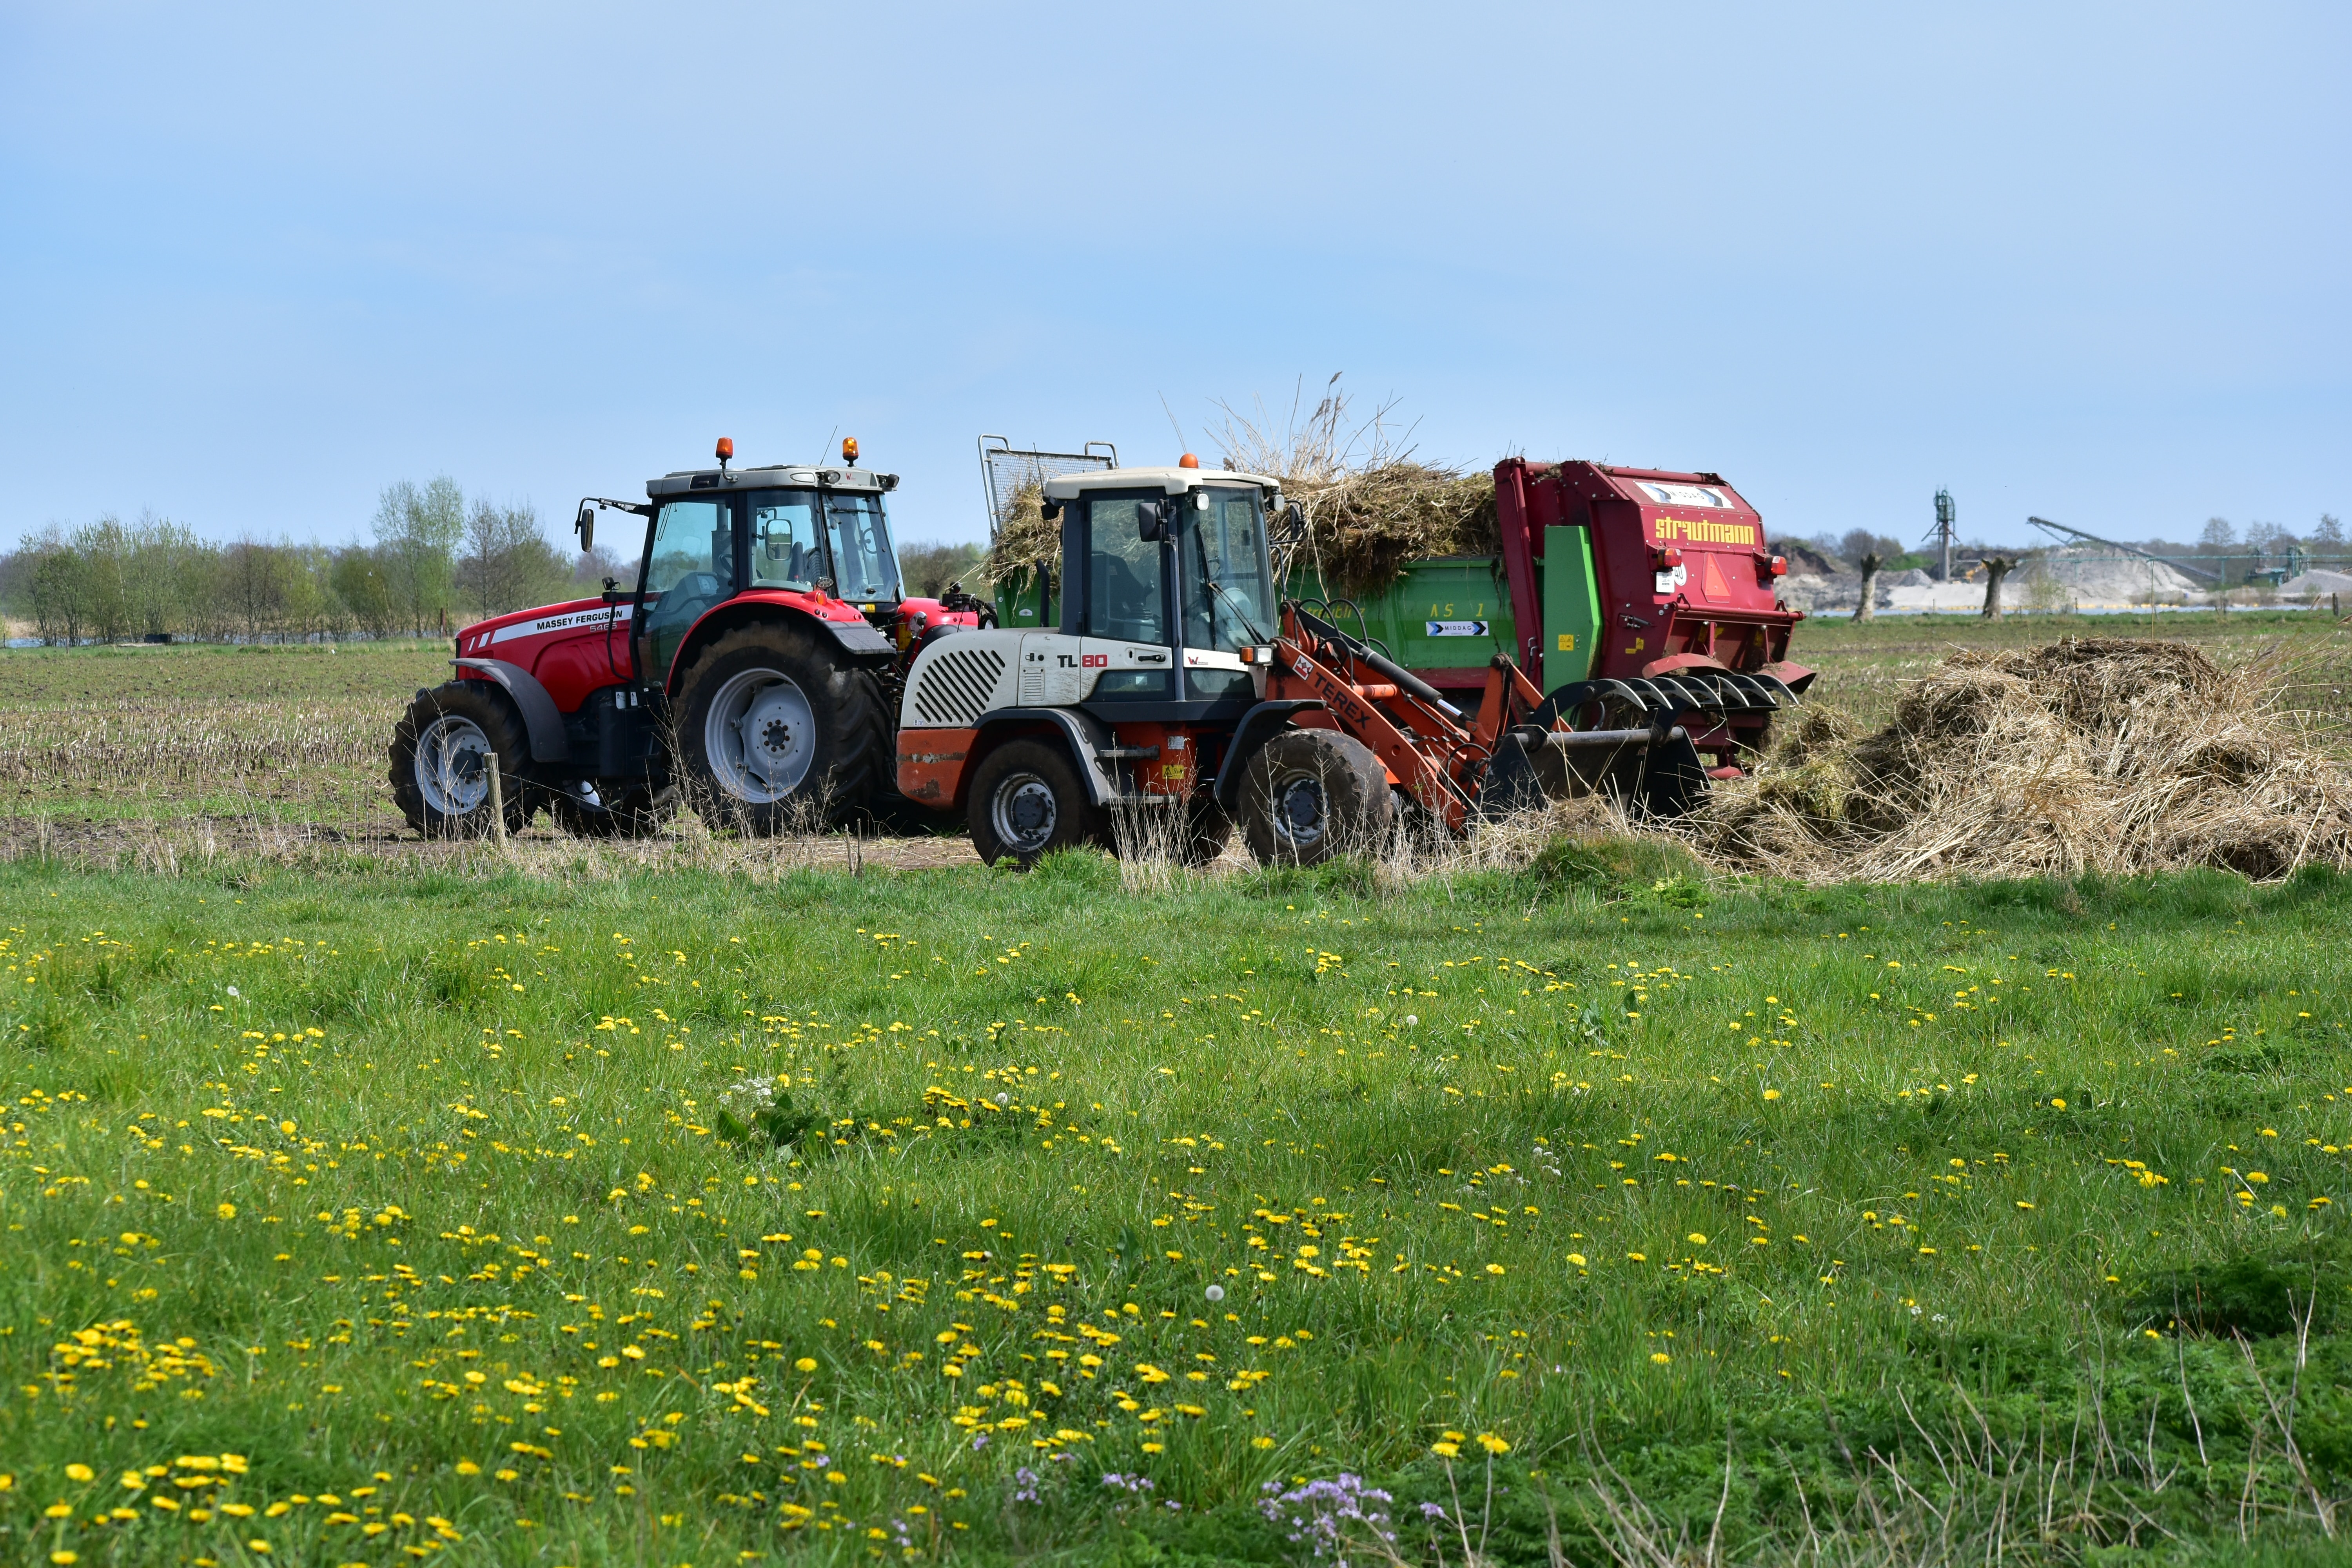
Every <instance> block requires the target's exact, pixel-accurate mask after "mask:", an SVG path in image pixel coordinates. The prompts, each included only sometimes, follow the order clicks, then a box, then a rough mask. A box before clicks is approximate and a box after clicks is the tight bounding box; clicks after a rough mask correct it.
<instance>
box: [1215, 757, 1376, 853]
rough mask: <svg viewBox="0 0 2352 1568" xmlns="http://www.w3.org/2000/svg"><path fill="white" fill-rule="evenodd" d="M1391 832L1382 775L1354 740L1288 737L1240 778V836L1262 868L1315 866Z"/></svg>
mask: <svg viewBox="0 0 2352 1568" xmlns="http://www.w3.org/2000/svg"><path fill="white" fill-rule="evenodd" d="M1395 832H1396V797H1395V795H1392V794H1391V792H1390V790H1389V781H1388V770H1386V769H1385V768H1383V767H1381V760H1380V758H1378V757H1377V756H1374V755H1373V754H1372V749H1371V748H1370V746H1367V745H1365V744H1364V743H1363V742H1361V741H1359V740H1357V739H1355V738H1354V737H1353V736H1349V735H1342V734H1340V733H1339V732H1338V731H1333V730H1286V731H1283V732H1282V733H1280V734H1278V735H1276V736H1275V737H1274V739H1272V740H1271V741H1268V742H1266V743H1265V746H1264V747H1262V748H1261V749H1260V750H1259V752H1258V753H1257V755H1255V756H1254V757H1252V758H1251V759H1250V760H1249V766H1248V767H1247V768H1246V769H1245V770H1244V772H1243V773H1242V836H1243V837H1244V838H1245V839H1247V840H1248V842H1249V847H1250V853H1251V854H1252V855H1253V856H1255V857H1256V858H1257V863H1258V864H1259V865H1261V866H1319V865H1321V864H1322V863H1323V862H1324V861H1326V860H1328V859H1330V858H1333V857H1334V856H1338V855H1350V854H1360V853H1363V852H1365V851H1370V850H1378V849H1380V848H1381V847H1384V846H1385V845H1386V844H1387V843H1388V841H1389V839H1390V838H1391V837H1393V836H1394V834H1395Z"/></svg>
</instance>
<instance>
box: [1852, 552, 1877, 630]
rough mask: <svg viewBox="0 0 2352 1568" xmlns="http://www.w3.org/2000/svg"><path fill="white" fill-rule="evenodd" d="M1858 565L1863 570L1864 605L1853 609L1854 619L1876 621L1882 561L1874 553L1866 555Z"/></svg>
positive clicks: (1861, 604)
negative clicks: (1879, 569) (1879, 574)
mask: <svg viewBox="0 0 2352 1568" xmlns="http://www.w3.org/2000/svg"><path fill="white" fill-rule="evenodd" d="M1856 564H1857V565H1859V566H1860V567H1861V568H1862V603H1860V604H1859V605H1855V606H1854V607H1853V618H1854V619H1855V620H1857V621H1867V620H1874V619H1876V618H1877V616H1878V568H1879V565H1880V560H1879V557H1878V555H1877V553H1876V552H1869V553H1866V554H1864V556H1863V558H1862V559H1861V560H1860V561H1859V562H1857V563H1856Z"/></svg>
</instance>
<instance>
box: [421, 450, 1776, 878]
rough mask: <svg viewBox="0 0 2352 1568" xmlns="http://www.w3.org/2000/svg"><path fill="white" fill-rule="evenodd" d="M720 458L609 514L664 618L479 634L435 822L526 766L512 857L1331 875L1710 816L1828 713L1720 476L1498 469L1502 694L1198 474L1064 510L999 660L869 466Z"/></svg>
mask: <svg viewBox="0 0 2352 1568" xmlns="http://www.w3.org/2000/svg"><path fill="white" fill-rule="evenodd" d="M720 455H721V462H720V465H719V468H717V469H716V470H694V471H688V472H681V473H677V474H671V475H668V476H666V477H665V478H664V479H656V480H654V481H653V482H652V483H650V484H649V485H648V486H647V487H646V489H647V496H648V500H647V501H646V503H644V504H642V505H640V504H636V503H625V502H617V501H602V502H587V503H583V508H582V511H581V520H580V527H581V530H582V531H583V542H585V539H586V537H587V536H589V535H591V533H592V531H593V520H594V516H595V512H596V509H598V508H600V507H601V508H603V509H605V510H615V511H619V512H622V513H624V514H628V515H635V516H640V517H643V518H645V519H646V533H645V544H644V551H643V554H642V557H641V562H640V568H639V581H638V585H637V588H636V590H635V593H634V594H632V593H625V592H622V591H621V590H619V589H618V588H617V587H616V586H613V585H609V584H608V586H607V589H606V591H605V593H604V595H603V596H602V597H601V598H599V599H593V600H587V601H583V602H580V603H575V604H571V605H554V606H551V607H549V608H547V609H543V610H537V611H530V612H526V613H524V614H521V615H517V616H501V617H499V618H498V619H496V620H493V621H488V622H484V623H482V624H481V625H479V626H468V627H467V628H466V629H465V630H464V631H463V632H462V633H460V634H459V637H458V638H457V658H456V665H457V679H454V680H452V681H450V682H448V683H446V684H445V685H444V686H442V687H440V688H439V689H436V690H434V691H429V692H421V693H419V694H418V697H417V700H416V701H415V704H414V705H413V706H412V708H411V710H410V711H409V713H408V714H407V715H406V717H405V718H404V720H403V721H402V723H401V726H400V729H399V731H398V732H397V734H396V736H395V739H394V745H393V784H394V791H395V794H397V795H399V796H400V798H401V803H402V805H403V807H404V810H405V811H406V812H407V815H408V816H409V820H410V821H411V822H412V824H414V825H415V826H417V827H418V828H419V829H420V830H422V831H425V832H428V833H436V832H452V831H474V830H478V828H477V826H476V825H477V824H480V825H483V826H487V823H488V812H489V810H490V807H489V805H488V802H489V799H490V792H489V790H488V780H487V777H486V775H488V773H489V772H490V767H489V762H490V758H491V756H492V755H493V754H495V756H496V759H497V769H498V773H499V775H500V776H501V777H502V778H504V779H506V780H509V781H513V782H512V783H511V784H509V785H508V789H507V794H506V795H505V798H504V809H505V810H506V812H507V813H508V814H509V826H519V825H520V820H521V819H523V818H527V817H528V816H529V814H530V811H531V810H532V809H534V808H535V806H536V805H538V804H540V803H542V802H543V803H544V804H546V805H549V806H550V808H551V811H552V813H553V815H554V816H555V817H556V819H557V821H558V822H559V823H560V824H561V825H562V826H565V827H567V828H569V829H571V830H572V831H576V832H584V833H600V832H602V833H634V832H639V831H643V830H644V829H645V828H646V827H648V826H651V825H652V823H653V822H654V821H655V820H656V818H657V816H658V813H659V812H660V811H661V810H662V809H663V808H664V805H665V803H666V802H667V800H669V799H670V798H672V797H673V796H674V795H676V794H677V793H680V792H682V793H683V794H684V795H685V796H686V797H687V798H688V800H689V801H691V802H692V803H693V804H694V805H696V806H697V807H698V809H701V810H702V811H703V812H704V813H705V814H706V816H709V817H710V818H711V820H712V821H713V822H714V823H721V824H730V825H733V826H739V827H740V828H742V829H744V830H746V831H750V832H755V833H756V832H766V831H773V830H775V829H777V828H778V827H780V826H783V825H784V824H785V823H786V822H788V821H791V820H793V819H794V817H795V816H796V814H798V815H799V819H800V820H803V821H805V820H810V816H809V815H807V814H820V815H822V816H832V817H838V816H840V815H842V814H844V813H856V812H860V811H866V812H872V811H879V810H884V809H898V808H903V807H908V806H911V807H917V808H921V809H923V810H926V811H929V812H931V813H936V814H940V816H942V817H946V816H961V817H963V818H964V819H965V820H966V821H967V822H968V823H969V825H970V827H971V836H972V839H973V842H974V846H975V847H976V848H977V849H978V850H979V852H980V854H981V855H982V858H984V859H986V860H988V861H990V862H992V863H993V862H995V861H997V860H1000V859H1005V858H1011V859H1013V860H1015V861H1016V862H1018V863H1021V864H1024V865H1026V864H1029V863H1032V862H1034V860H1035V859H1036V858H1038V857H1040V856H1042V855H1045V854H1046V853H1048V852H1050V851H1052V850H1054V849H1056V848H1061V847H1068V846H1074V845H1079V844H1099V845H1105V846H1115V845H1116V844H1117V843H1118V841H1120V840H1121V839H1122V838H1128V839H1130V840H1131V839H1132V838H1134V837H1137V836H1138V835H1140V837H1143V838H1144V839H1145V840H1146V841H1151V842H1158V843H1161V844H1165V845H1168V846H1170V847H1172V848H1174V849H1175V850H1176V852H1177V853H1179V854H1181V857H1182V858H1186V859H1188V860H1192V861H1200V860H1205V859H1207V858H1213V856H1214V855H1215V854H1217V853H1218V852H1219V851H1220V850H1221V849H1222V848H1223V846H1224V845H1225V844H1226V842H1227V841H1228V840H1229V839H1230V837H1231V835H1232V832H1233V828H1234V824H1235V823H1238V824H1239V825H1240V826H1241V827H1242V829H1243V832H1244V837H1245V839H1246V840H1247V842H1248V845H1249V847H1250V849H1251V851H1252V852H1253V854H1255V856H1256V857H1257V858H1259V859H1260V860H1263V861H1276V860H1280V861H1287V862H1296V863H1301V864H1312V863H1314V862H1317V861H1319V860H1321V859H1324V858H1328V856H1330V855H1332V854H1334V853H1338V852H1341V851H1343V850H1346V849H1349V848H1352V847H1370V846H1373V845H1377V844H1378V843H1379V842H1381V840H1382V839H1383V838H1384V837H1386V836H1387V835H1389V834H1391V833H1392V832H1394V831H1396V829H1397V828H1398V826H1399V825H1400V821H1401V818H1402V817H1403V816H1408V815H1409V816H1415V817H1418V818H1419V819H1420V820H1422V821H1424V822H1426V823H1428V824H1430V825H1433V826H1436V827H1439V828H1442V829H1443V830H1444V831H1448V832H1453V833H1460V832H1463V831H1465V830H1467V829H1468V828H1469V827H1470V826H1471V825H1472V823H1473V822H1474V821H1475V820H1476V819H1478V818H1481V817H1491V816H1496V815H1498V814H1501V813H1503V812H1506V811H1509V810H1513V809H1517V808H1518V807H1521V806H1524V805H1529V804H1532V803H1535V802H1538V801H1540V800H1542V799H1546V798H1557V797H1559V796H1561V795H1576V794H1580V793H1585V792H1589V791H1594V790H1599V791H1605V792H1607V793H1610V794H1612V795H1615V796H1617V797H1618V798H1620V799H1621V800H1622V801H1623V802H1624V803H1625V804H1626V805H1627V806H1628V807H1629V809H1632V810H1634V811H1637V812H1645V813H1651V814H1656V815H1672V814H1675V813H1678V812H1680V811H1683V810H1685V809H1687V808H1688V806H1689V805H1690V804H1691V802H1692V801H1693V800H1694V799H1695V798H1696V795H1698V794H1699V793H1700V792H1701V791H1703V790H1704V789H1705V788H1706V784H1707V781H1708V780H1709V779H1710V778H1711V777H1715V778H1719V777H1724V776H1728V775H1730V774H1734V773H1738V771H1739V769H1740V767H1741V765H1742V762H1741V760H1742V758H1744V757H1745V756H1747V755H1748V753H1750V752H1752V751H1753V750H1755V749H1756V748H1757V747H1758V746H1759V744H1760V743H1761V742H1762V739H1763V736H1764V733H1765V727H1766V726H1767V725H1768V724H1769V720H1770V718H1771V716H1772V714H1773V713H1774V712H1775V711H1777V710H1779V709H1780V708H1782V707H1784V706H1786V705H1788V704H1789V703H1790V702H1792V701H1794V700H1796V696H1797V694H1798V692H1800V691H1801V690H1802V689H1803V687H1804V686H1805V684H1806V683H1807V682H1808V681H1809V680H1810V679H1811V676H1810V672H1807V671H1805V670H1802V669H1801V668H1797V667H1795V666H1793V665H1790V664H1789V663H1788V662H1787V660H1786V652H1787V646H1788V637H1789V633H1790V628H1791V627H1792V626H1793V625H1794V623H1795V622H1796V620H1797V619H1798V618H1799V616H1798V615H1797V614H1796V613H1795V612H1792V611H1790V610H1787V609H1784V608H1782V607H1780V605H1779V604H1778V603H1777V601H1776V595H1774V592H1773V589H1774V586H1775V581H1776V579H1777V577H1778V576H1779V574H1780V572H1781V571H1782V570H1784V568H1783V566H1782V563H1780V560H1779V559H1778V558H1777V557H1774V556H1771V555H1770V554H1769V552H1766V551H1765V550H1764V549H1763V548H1762V543H1763V530H1762V523H1761V521H1760V520H1759V518H1758V517H1757V515H1756V514H1755V512H1754V511H1753V510H1752V509H1750V508H1748V506H1747V504H1746V502H1745V501H1744V500H1740V499H1739V497H1738V495H1737V493H1736V492H1735V491H1733V490H1732V489H1731V488H1730V487H1729V486H1728V485H1727V484H1726V483H1724V482H1723V481H1722V480H1721V479H1719V478H1717V476H1714V475H1704V474H1668V473H1660V472H1655V471H1652V470H1637V469H1626V468H1605V467H1602V466H1601V465H1597V464H1590V463H1569V464H1559V465H1548V464H1535V463H1528V462H1526V461H1524V460H1522V459H1517V458H1514V459H1510V460H1508V461H1507V462H1506V463H1504V464H1502V465H1500V466H1499V467H1498V468H1497V469H1496V487H1497V501H1498V506H1497V510H1498V514H1499V519H1500V522H1501V533H1502V542H1503V560H1502V570H1501V571H1500V572H1498V573H1497V574H1496V577H1497V578H1498V579H1499V580H1500V582H1501V584H1503V585H1506V586H1507V592H1508V599H1507V604H1508V605H1517V606H1524V608H1523V609H1521V611H1520V613H1519V614H1518V615H1517V616H1514V617H1512V618H1511V619H1510V620H1509V621H1508V622H1507V626H1508V627H1509V637H1510V640H1509V641H1508V643H1507V644H1505V645H1504V646H1500V647H1496V648H1495V649H1494V651H1492V652H1491V653H1490V654H1489V655H1488V657H1487V658H1486V659H1485V660H1484V662H1483V668H1479V669H1478V670H1477V671H1476V675H1475V696H1474V692H1473V689H1472V687H1471V685H1470V682H1469V681H1468V680H1467V679H1465V677H1466V676H1468V675H1469V673H1470V672H1469V671H1468V670H1466V669H1465V668H1460V667H1459V666H1446V667H1444V668H1434V669H1431V668H1423V669H1419V670H1417V669H1415V668H1411V667H1409V666H1408V665H1407V664H1406V663H1405V662H1403V661H1402V660H1401V659H1399V658H1396V657H1393V654H1392V651H1391V649H1390V648H1389V647H1386V646H1384V645H1383V639H1382V638H1381V637H1380V636H1379V635H1377V633H1376V632H1375V631H1374V630H1373V629H1372V626H1373V623H1374V621H1375V620H1376V618H1377V617H1376V616H1375V615H1374V614H1372V613H1369V612H1368V611H1367V608H1366V607H1365V606H1364V605H1358V604H1355V603H1352V602H1349V601H1346V600H1335V601H1326V600H1323V599H1320V598H1311V597H1301V598H1288V597H1285V596H1284V595H1281V594H1280V593H1279V592H1278V591H1277V584H1276V568H1275V559H1274V553H1273V552H1272V550H1271V548H1270V546H1271V542H1272V541H1273V539H1274V537H1275V535H1276V531H1277V530H1278V529H1282V528H1284V527H1286V526H1287V527H1292V528H1295V527H1296V526H1297V521H1298V515H1297V510H1295V508H1291V507H1288V506H1286V503H1285V501H1284V500H1283V498H1282V496H1281V493H1280V486H1279V483H1278V482H1277V481H1276V480H1274V479H1268V478H1266V477H1265V476H1262V475H1255V474H1247V473H1240V472H1234V471H1228V470H1223V469H1208V468H1202V467H1201V466H1200V465H1199V463H1198V461H1197V460H1196V459H1194V458H1192V457H1190V456H1189V455H1188V456H1187V457H1186V458H1184V459H1183V460H1182V461H1181V463H1179V464H1178V465H1176V466H1174V467H1172V468H1118V467H1116V466H1111V467H1103V466H1100V465H1099V463H1097V462H1095V461H1091V460H1090V461H1089V462H1087V463H1084V464H1074V465H1071V466H1070V467H1069V468H1068V469H1067V470H1066V471H1064V472H1061V473H1058V474H1055V475H1054V476H1053V477H1050V478H1047V479H1043V481H1042V482H1041V483H1040V485H1039V486H1038V489H1039V492H1040V495H1039V498H1038V499H1039V505H1040V507H1041V509H1042V511H1043V515H1044V518H1045V521H1046V522H1047V523H1048V524H1051V525H1056V526H1058V530H1059V534H1060V570H1059V571H1058V572H1055V573H1053V574H1051V579H1052V581H1053V583H1054V584H1055V586H1054V587H1053V588H1052V589H1051V590H1050V591H1049V592H1047V593H1045V594H1043V595H1040V596H1039V597H1038V598H1037V599H1035V600H1034V602H1033V603H1031V604H1030V605H1026V606H1024V610H1025V614H1024V615H1022V616H1021V618H1020V619H1019V620H1013V624H1009V625H1004V626H997V625H995V624H994V622H995V621H996V618H997V616H996V613H995V611H996V607H995V606H991V605H984V604H982V602H981V601H979V600H977V599H975V598H972V597H971V596H969V595H961V594H951V595H948V596H945V597H942V598H940V599H936V600H933V599H913V598H908V597H904V596H902V595H900V594H899V592H898V577H897V569H896V563H895V556H894V554H893V552H892V550H891V547H890V543H889V536H888V532H887V522H886V520H885V516H884V509H883V503H882V498H883V497H884V495H886V494H887V492H888V491H889V490H890V489H892V488H893V486H894V484H895V481H894V480H893V479H891V477H890V476H887V475H880V474H875V473H873V472H871V471H870V470H867V469H863V468H856V466H855V462H854V459H855V446H854V443H853V444H850V445H849V447H847V449H846V450H845V461H844V463H843V465H841V466H838V467H833V468H793V467H782V468H756V469H740V470H732V471H730V469H729V468H727V466H726V462H725V460H724V459H725V458H728V457H731V449H730V448H729V447H727V446H726V445H725V444H723V443H722V446H721V448H720ZM1111 461H1112V462H1113V463H1114V464H1115V462H1116V458H1115V457H1114V458H1112V459H1111ZM1498 596H1499V595H1498ZM1433 608H1434V606H1433ZM1008 618H1009V617H1008ZM1489 618H1490V619H1492V618H1494V617H1489ZM1474 619H1475V617H1474ZM1024 622H1025V623H1026V624H1024ZM1048 623H1050V624H1048ZM1443 623H1444V617H1442V616H1431V617H1429V618H1428V626H1427V630H1428V631H1429V634H1430V636H1431V637H1433V638H1434V637H1439V636H1442V635H1444V634H1445V633H1447V632H1449V631H1450V630H1452V628H1451V627H1450V626H1446V625H1444V624H1443ZM1479 630H1480V632H1481V633H1482V634H1484V635H1489V636H1491V635H1492V634H1491V631H1490V628H1489V627H1488V626H1487V625H1486V623H1485V622H1480V623H1479ZM1547 671H1549V672H1550V673H1552V674H1554V675H1555V676H1557V677H1559V679H1558V680H1557V681H1556V683H1555V684H1554V686H1553V687H1552V689H1550V690H1549V692H1547V691H1546V690H1544V689H1542V688H1541V686H1540V685H1539V684H1538V682H1539V681H1540V680H1541V679H1542V678H1543V676H1544V674H1545V673H1546V672H1547ZM1441 682H1443V683H1444V684H1443V685H1441Z"/></svg>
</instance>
